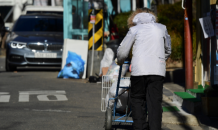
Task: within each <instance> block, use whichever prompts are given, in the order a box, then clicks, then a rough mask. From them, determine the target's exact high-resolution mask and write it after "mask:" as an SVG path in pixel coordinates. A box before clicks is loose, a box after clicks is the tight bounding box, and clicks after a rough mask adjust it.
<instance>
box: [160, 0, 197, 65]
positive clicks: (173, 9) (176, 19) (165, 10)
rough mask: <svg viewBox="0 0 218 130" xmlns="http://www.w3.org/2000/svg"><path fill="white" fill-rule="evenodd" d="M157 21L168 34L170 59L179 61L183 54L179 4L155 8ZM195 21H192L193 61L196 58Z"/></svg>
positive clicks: (182, 13)
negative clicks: (164, 27)
mask: <svg viewBox="0 0 218 130" xmlns="http://www.w3.org/2000/svg"><path fill="white" fill-rule="evenodd" d="M157 12H158V20H159V22H160V23H162V24H164V25H166V26H167V30H168V33H169V34H170V36H171V47H172V53H171V56H170V58H171V59H172V60H174V61H181V60H182V59H183V55H184V54H183V53H184V10H183V9H182V8H181V2H177V3H175V4H167V5H159V6H158V8H157ZM195 23H196V20H195V19H193V20H192V29H193V34H192V43H193V60H195V58H196V29H195Z"/></svg>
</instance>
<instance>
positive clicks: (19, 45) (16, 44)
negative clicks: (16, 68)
mask: <svg viewBox="0 0 218 130" xmlns="http://www.w3.org/2000/svg"><path fill="white" fill-rule="evenodd" d="M10 45H11V47H12V48H18V49H22V48H24V47H26V43H23V42H15V41H12V42H11V43H10Z"/></svg>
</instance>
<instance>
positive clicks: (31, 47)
mask: <svg viewBox="0 0 218 130" xmlns="http://www.w3.org/2000/svg"><path fill="white" fill-rule="evenodd" d="M29 48H30V49H32V50H45V46H44V45H37V44H29Z"/></svg>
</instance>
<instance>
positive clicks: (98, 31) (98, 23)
mask: <svg viewBox="0 0 218 130" xmlns="http://www.w3.org/2000/svg"><path fill="white" fill-rule="evenodd" d="M91 14H92V9H90V10H89V25H88V39H89V50H92V45H93V36H92V29H93V24H92V23H90V15H91ZM95 16H96V20H95V34H94V40H95V45H94V50H96V51H102V48H103V9H100V10H95Z"/></svg>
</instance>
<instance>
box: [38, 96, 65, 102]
mask: <svg viewBox="0 0 218 130" xmlns="http://www.w3.org/2000/svg"><path fill="white" fill-rule="evenodd" d="M48 96H49V95H38V96H37V98H38V100H39V101H67V97H66V96H65V95H53V96H55V97H56V98H57V100H50V99H48Z"/></svg>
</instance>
